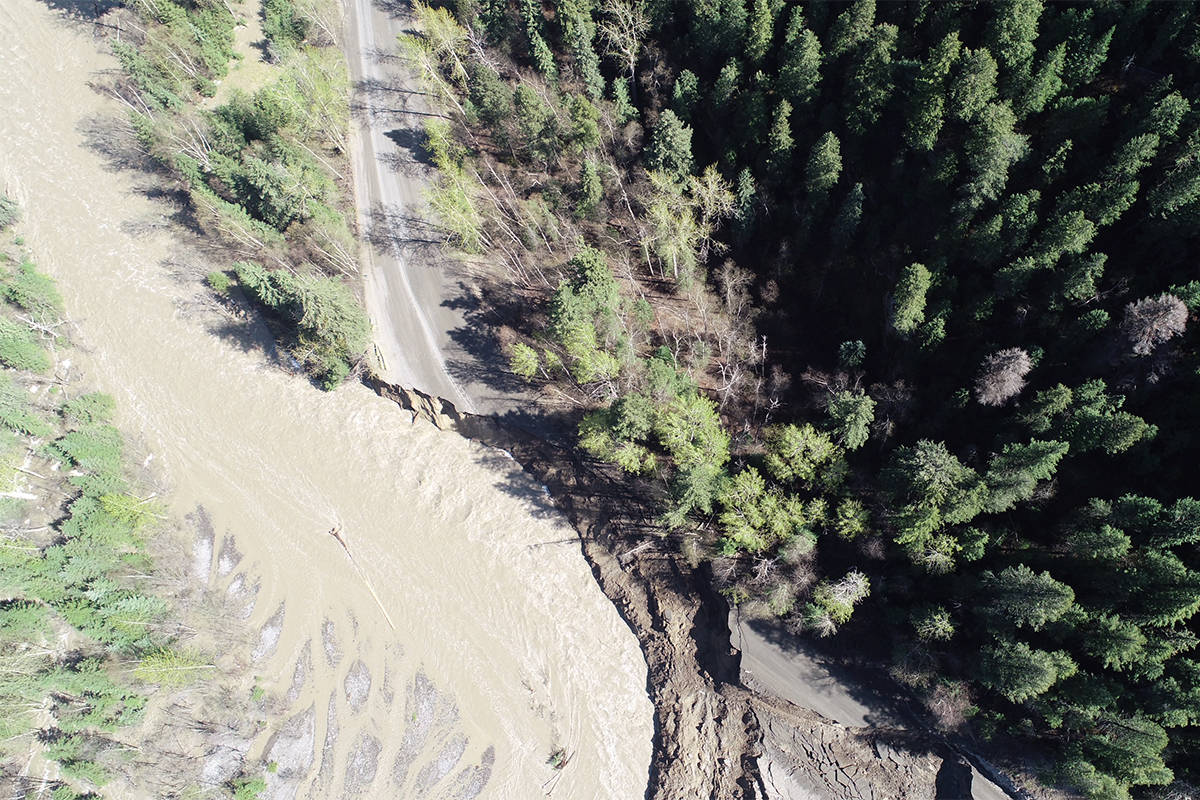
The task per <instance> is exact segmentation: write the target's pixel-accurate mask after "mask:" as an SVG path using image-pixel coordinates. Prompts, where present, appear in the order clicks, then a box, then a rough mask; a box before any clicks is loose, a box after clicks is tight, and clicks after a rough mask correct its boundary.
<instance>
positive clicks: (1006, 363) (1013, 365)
mask: <svg viewBox="0 0 1200 800" xmlns="http://www.w3.org/2000/svg"><path fill="white" fill-rule="evenodd" d="M1031 369H1033V362H1032V361H1031V360H1030V359H1029V353H1026V352H1025V351H1024V350H1022V349H1021V348H1019V347H1006V348H1005V349H1003V350H997V351H996V352H995V353H992V354H991V355H990V356H988V357H987V358H985V359H984V360H983V364H982V365H981V366H980V368H979V377H977V378H976V379H975V399H976V400H978V401H979V402H980V403H982V404H983V405H985V406H1002V405H1004V404H1005V403H1006V402H1008V401H1009V400H1011V399H1012V398H1014V397H1016V396H1017V395H1018V394H1020V393H1021V390H1022V389H1024V388H1025V376H1026V375H1028V374H1029V370H1031Z"/></svg>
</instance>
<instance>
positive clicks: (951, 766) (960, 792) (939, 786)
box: [933, 756, 972, 800]
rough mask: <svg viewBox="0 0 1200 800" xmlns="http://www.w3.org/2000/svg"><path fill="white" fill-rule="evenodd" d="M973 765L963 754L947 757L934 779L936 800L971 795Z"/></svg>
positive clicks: (959, 799)
mask: <svg viewBox="0 0 1200 800" xmlns="http://www.w3.org/2000/svg"><path fill="white" fill-rule="evenodd" d="M971 782H972V775H971V765H970V764H968V763H967V762H966V760H965V759H963V758H962V757H961V756H956V757H954V758H946V759H944V760H943V761H942V766H941V768H940V769H939V770H938V773H937V778H936V779H935V780H934V784H933V791H934V795H933V797H934V800H964V798H969V797H971Z"/></svg>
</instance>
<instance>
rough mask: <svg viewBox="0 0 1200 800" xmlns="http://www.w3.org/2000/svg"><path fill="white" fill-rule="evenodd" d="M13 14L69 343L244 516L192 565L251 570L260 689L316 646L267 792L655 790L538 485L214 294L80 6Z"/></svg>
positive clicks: (638, 702)
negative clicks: (303, 751)
mask: <svg viewBox="0 0 1200 800" xmlns="http://www.w3.org/2000/svg"><path fill="white" fill-rule="evenodd" d="M55 5H58V4H55ZM84 5H90V4H84ZM0 32H2V33H3V39H2V43H0V188H3V189H4V190H5V191H7V192H8V193H9V194H10V195H12V196H14V197H15V198H17V199H18V200H19V201H20V203H21V204H22V206H23V207H24V215H25V223H24V227H23V230H24V231H25V232H26V245H27V247H28V248H29V249H30V251H31V252H32V254H33V256H34V258H35V260H36V261H37V262H38V264H39V265H40V267H41V268H42V269H44V270H45V271H47V272H49V273H50V274H51V275H53V276H54V277H55V278H56V279H57V280H58V281H59V285H60V288H61V290H62V292H63V295H64V298H65V301H66V306H67V310H68V313H69V315H70V318H71V320H72V321H73V324H74V330H73V333H72V337H73V339H74V340H75V341H76V343H77V346H76V348H75V349H74V350H73V351H72V353H71V355H70V357H71V358H72V359H73V360H74V362H75V366H76V367H78V368H79V369H81V370H82V372H83V374H84V376H85V380H86V381H87V382H89V383H91V384H94V385H96V386H98V387H99V388H101V389H103V390H104V391H107V392H110V393H111V394H113V395H115V396H116V398H117V401H118V406H119V408H120V416H119V420H118V424H119V425H120V427H121V428H122V429H123V430H124V431H125V432H126V433H127V435H128V436H129V437H130V438H131V439H132V440H133V441H135V442H136V443H137V445H138V447H139V448H140V449H141V450H142V451H144V452H145V453H147V454H149V456H150V457H151V459H152V460H151V462H150V463H151V466H152V469H153V471H154V473H155V474H156V475H157V476H158V477H159V478H160V479H161V480H162V481H163V482H164V483H165V484H166V485H167V486H168V488H169V491H170V498H171V504H172V511H173V512H174V513H175V514H176V515H178V516H180V517H182V516H183V515H185V514H187V513H189V512H193V511H194V510H195V509H196V507H197V506H201V505H202V506H203V507H204V508H205V509H207V512H208V514H209V515H210V517H211V521H212V526H213V528H214V529H215V531H216V536H217V542H216V547H217V548H219V546H220V541H221V539H222V537H224V536H225V535H226V534H230V535H232V536H233V537H234V539H235V540H236V546H237V549H238V550H239V551H241V553H242V554H243V557H242V559H241V561H240V562H238V563H237V565H236V566H235V567H231V565H230V562H227V563H225V564H219V563H217V562H218V559H216V558H214V559H211V560H208V559H207V553H205V552H203V551H202V552H200V553H199V556H201V558H200V559H199V560H198V562H197V563H198V565H199V566H198V570H199V573H200V575H201V577H202V578H203V579H205V580H208V581H210V582H213V583H214V584H224V585H230V584H232V585H234V586H235V588H236V586H238V585H243V586H248V585H252V584H253V583H254V582H256V581H257V582H258V584H259V588H258V593H257V596H256V600H255V603H254V606H253V611H252V612H251V613H250V615H249V617H248V623H249V625H250V626H251V627H252V628H254V629H255V630H259V629H262V628H264V626H265V632H264V634H263V635H262V636H261V637H260V638H259V639H258V640H257V641H258V644H257V645H256V647H255V655H257V656H258V658H259V661H260V664H259V665H256V667H255V670H256V673H257V674H258V675H260V676H262V677H261V684H262V685H263V687H264V689H266V690H267V691H268V692H271V693H273V694H275V695H278V696H280V697H284V696H288V695H289V689H290V687H292V685H293V677H294V674H295V665H296V664H297V662H302V663H307V664H308V669H307V671H306V676H305V679H304V681H302V682H301V683H300V684H299V685H298V687H297V688H296V689H295V690H292V691H290V707H289V708H290V710H289V712H288V713H290V714H293V715H300V714H302V713H303V712H305V711H306V710H307V709H310V708H311V709H314V712H313V714H311V715H310V717H311V719H312V720H313V721H312V722H311V723H309V722H307V719H308V718H304V719H303V720H302V721H303V722H305V724H311V725H312V729H311V731H310V732H309V733H310V734H311V741H313V742H315V744H314V745H313V746H312V747H311V749H312V751H313V755H314V760H313V764H312V768H311V769H310V770H308V771H307V772H305V774H304V775H303V776H302V777H301V778H300V779H299V782H298V786H295V787H291V788H288V787H283V788H281V789H279V791H278V793H277V796H291V794H292V793H293V792H297V791H298V796H300V797H314V798H327V797H342V796H354V797H387V798H393V797H397V798H409V797H412V798H417V797H464V798H465V797H471V796H480V797H497V798H533V797H541V796H544V795H545V794H546V792H547V791H551V792H552V796H553V797H563V798H567V797H575V798H597V797H604V798H632V797H640V796H642V794H643V793H644V791H645V786H646V780H647V772H648V768H649V762H650V743H651V735H652V716H651V715H652V709H651V706H650V702H649V700H648V698H647V696H646V666H645V662H644V660H643V659H642V656H641V653H640V651H639V650H638V646H637V642H636V640H635V639H634V637H633V635H632V634H631V633H630V631H629V629H628V628H627V627H626V626H625V625H624V624H623V623H622V622H621V620H620V618H619V617H618V615H617V613H616V611H615V610H614V609H613V607H612V606H611V604H610V603H609V602H608V601H607V600H606V598H605V597H604V596H603V595H602V594H601V592H600V590H599V589H598V588H597V586H596V584H595V583H594V581H593V579H592V576H591V573H590V572H589V570H588V567H587V565H586V563H585V562H584V560H583V558H582V556H581V554H580V551H579V547H578V544H577V543H576V541H575V534H574V532H573V531H572V530H571V529H570V528H569V527H568V525H567V524H566V523H565V521H564V520H563V519H562V518H561V517H560V516H559V515H558V514H557V513H555V512H554V511H553V510H552V509H551V508H550V506H549V505H548V503H547V502H546V499H545V497H544V496H543V494H542V490H541V488H540V487H538V486H536V485H535V484H533V483H532V482H531V481H530V480H529V479H528V478H527V477H526V476H525V475H524V474H523V473H522V472H521V471H520V469H519V468H518V467H517V466H516V465H515V464H514V463H513V462H511V461H510V460H509V459H508V458H507V457H506V456H505V455H504V454H503V453H499V452H497V451H494V450H488V449H486V448H483V447H481V446H478V445H476V444H473V443H471V442H468V441H466V440H464V439H462V438H460V437H458V436H457V435H455V434H451V433H443V432H439V431H438V430H436V429H434V428H433V427H431V426H429V425H427V424H425V423H423V422H419V421H418V422H417V423H415V424H414V423H413V422H412V421H411V419H410V415H409V414H407V413H406V412H404V411H402V410H401V409H399V408H398V407H396V406H395V405H393V404H392V403H390V402H387V401H385V400H383V399H380V398H378V397H376V396H375V395H374V394H372V393H370V392H369V391H368V390H366V389H364V388H362V387H360V386H348V387H346V388H344V389H342V390H339V391H337V392H334V393H331V394H326V393H322V392H320V391H318V390H317V389H315V388H313V387H312V386H310V385H309V384H308V383H307V382H306V381H305V380H304V379H302V378H299V377H293V376H289V375H287V374H285V373H284V372H283V371H281V370H280V369H279V368H278V367H277V366H274V365H273V363H272V361H271V360H270V358H268V356H267V355H266V354H264V352H263V335H262V333H263V332H262V331H261V329H259V328H256V327H255V326H254V325H253V323H246V322H243V321H240V320H237V319H231V318H230V317H229V316H228V314H226V313H224V312H222V311H221V309H219V308H218V307H216V306H215V305H213V304H212V303H210V302H207V301H206V300H205V297H206V292H205V290H204V289H203V288H202V286H201V283H200V281H199V279H198V277H197V276H198V275H199V274H202V272H203V269H204V266H203V265H202V264H201V263H200V261H201V259H199V257H198V256H196V255H195V253H194V252H192V251H191V250H189V249H188V248H186V247H185V246H183V245H182V244H180V241H179V239H178V238H177V235H176V233H175V231H174V229H173V224H172V223H170V222H169V221H168V219H167V216H169V214H170V213H171V209H170V208H169V207H167V206H166V205H164V204H163V203H162V202H161V201H159V200H155V199H151V198H149V197H147V194H146V192H145V191H144V189H145V188H146V187H150V186H153V185H155V183H156V181H155V179H154V178H152V177H150V176H147V175H145V174H141V173H138V172H137V171H136V170H128V169H119V168H117V167H115V166H114V165H113V164H112V161H111V159H110V158H106V157H105V156H103V155H102V154H101V153H100V152H98V149H97V147H96V146H95V141H94V140H95V135H94V134H93V133H91V131H93V130H95V128H96V126H97V125H98V124H100V123H101V122H102V121H103V120H105V119H111V118H113V117H114V116H115V115H119V114H120V107H119V105H118V104H117V103H116V102H115V101H113V100H112V99H111V98H109V97H106V96H105V95H103V94H102V93H101V92H98V91H96V90H94V89H92V88H90V87H89V85H88V82H89V80H92V79H94V78H95V77H97V75H98V73H99V72H101V71H104V70H111V69H114V68H115V66H116V64H115V61H114V59H113V58H112V57H111V56H110V55H108V54H107V52H106V51H105V47H104V45H103V43H102V42H100V43H99V44H98V43H97V40H94V39H93V35H92V28H91V26H90V25H89V24H87V23H79V22H72V21H68V20H65V19H63V18H62V17H61V16H59V14H58V12H56V11H53V10H51V9H50V8H48V7H47V5H44V4H43V3H41V2H37V0H3V2H2V3H0ZM338 524H340V525H341V526H342V531H343V536H344V539H345V542H346V544H347V546H348V548H349V550H350V552H351V553H352V554H353V557H354V563H352V562H351V560H350V559H349V558H347V556H346V554H345V553H344V552H343V551H342V549H341V547H340V545H339V544H338V542H337V541H335V540H334V539H333V538H332V537H331V536H329V534H328V531H329V530H330V529H331V528H332V527H334V526H335V525H338ZM356 564H357V566H356ZM372 589H373V590H374V594H373V593H372ZM376 598H378V600H377V599H376ZM280 608H282V609H283V612H282V616H281V617H280V616H279V615H278V613H277V612H278V610H279V609H280ZM389 619H390V623H391V624H390V623H389ZM392 624H394V629H393V628H392V627H391V625H392ZM306 653H307V661H306ZM296 718H297V719H300V718H299V717H296ZM331 723H332V724H331ZM298 724H299V723H298ZM331 729H332V731H331ZM331 732H334V733H336V736H330V735H329V734H330V733H331ZM270 733H271V731H267V732H264V734H263V737H262V739H260V740H259V741H257V742H256V743H255V744H254V746H253V747H252V749H251V751H250V756H251V757H255V756H257V755H258V754H259V753H261V752H262V751H263V748H264V747H265V746H266V739H267V737H268V735H269V734H270ZM301 740H302V741H303V742H307V741H309V739H308V737H307V735H306V736H305V737H301ZM327 741H328V742H329V749H328V750H325V749H324V748H323V743H325V742H327ZM557 746H561V747H564V748H566V750H567V751H568V752H569V753H572V754H573V757H572V758H571V760H570V762H569V764H568V765H567V767H566V768H565V769H564V770H562V772H561V773H556V772H555V771H554V770H552V769H551V768H550V767H549V766H548V765H547V763H546V761H547V757H548V756H549V754H550V753H551V751H552V749H553V748H555V747H557ZM548 782H549V783H548ZM273 791H274V790H273Z"/></svg>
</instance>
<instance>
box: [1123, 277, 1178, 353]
mask: <svg viewBox="0 0 1200 800" xmlns="http://www.w3.org/2000/svg"><path fill="white" fill-rule="evenodd" d="M1187 318H1188V310H1187V306H1186V305H1184V302H1183V301H1182V300H1180V299H1179V298H1178V297H1176V296H1175V295H1173V294H1167V293H1166V292H1164V293H1163V294H1160V295H1159V296H1158V297H1143V298H1142V299H1141V300H1138V301H1136V302H1134V303H1130V304H1129V305H1127V306H1125V319H1124V321H1123V322H1122V323H1121V331H1122V332H1123V333H1124V334H1125V335H1126V336H1127V337H1129V341H1130V344H1132V345H1133V352H1134V353H1135V354H1136V355H1139V356H1148V355H1150V353H1151V352H1152V351H1153V350H1154V348H1155V347H1157V346H1158V345H1160V344H1162V343H1163V342H1165V341H1167V340H1168V339H1171V338H1173V337H1175V336H1178V335H1179V334H1181V333H1183V329H1184V328H1185V327H1187Z"/></svg>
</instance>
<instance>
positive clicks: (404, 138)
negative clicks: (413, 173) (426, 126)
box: [383, 128, 434, 168]
mask: <svg viewBox="0 0 1200 800" xmlns="http://www.w3.org/2000/svg"><path fill="white" fill-rule="evenodd" d="M383 135H384V136H386V137H387V138H388V139H390V140H391V141H392V142H393V143H395V145H396V146H397V147H399V148H400V149H401V150H405V151H407V152H408V154H409V160H410V161H411V162H412V163H414V164H420V165H422V166H424V167H427V168H432V167H433V166H434V163H433V153H432V152H431V151H430V150H429V148H428V147H426V146H425V142H426V138H425V132H424V131H422V130H418V129H417V128H395V129H393V130H390V131H386V132H384V134H383Z"/></svg>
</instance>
